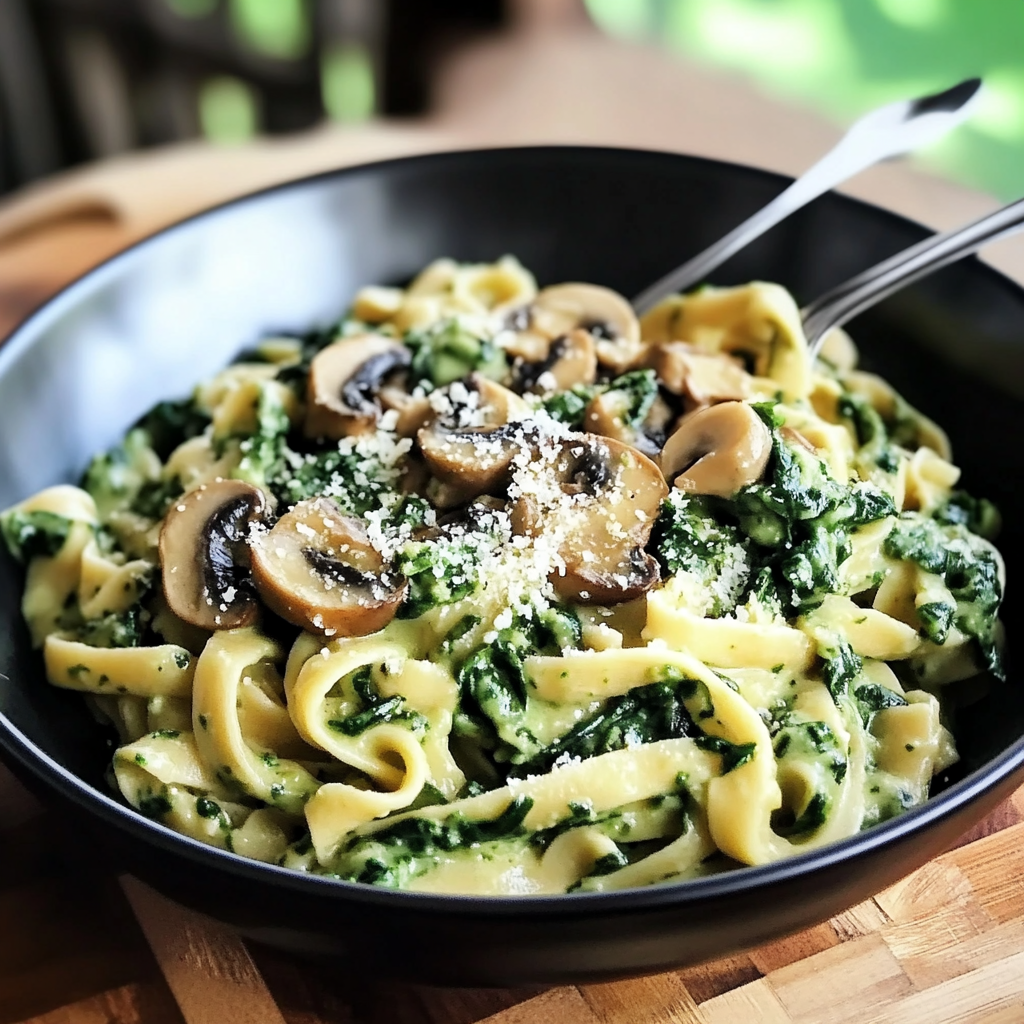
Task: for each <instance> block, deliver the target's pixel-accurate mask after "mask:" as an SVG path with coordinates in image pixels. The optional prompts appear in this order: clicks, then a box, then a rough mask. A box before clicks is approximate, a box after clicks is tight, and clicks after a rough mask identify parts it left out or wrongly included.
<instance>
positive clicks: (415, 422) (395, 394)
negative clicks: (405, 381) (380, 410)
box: [379, 384, 434, 437]
mask: <svg viewBox="0 0 1024 1024" xmlns="http://www.w3.org/2000/svg"><path fill="white" fill-rule="evenodd" d="M379 397H380V404H381V405H382V406H383V407H384V408H385V409H388V410H392V409H393V410H394V411H395V412H396V413H397V414H398V419H397V420H396V421H395V433H396V434H398V436H399V437H413V436H415V434H416V432H417V431H418V430H419V429H420V428H421V427H423V426H425V425H426V423H427V422H428V420H429V419H430V417H431V416H433V414H434V413H433V409H431V407H430V399H429V398H427V396H426V395H423V394H415V395H410V394H409V392H408V391H406V390H405V389H404V388H401V387H397V386H394V385H390V384H389V385H386V386H385V387H382V388H381V389H380V392H379Z"/></svg>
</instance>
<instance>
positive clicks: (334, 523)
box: [250, 498, 408, 636]
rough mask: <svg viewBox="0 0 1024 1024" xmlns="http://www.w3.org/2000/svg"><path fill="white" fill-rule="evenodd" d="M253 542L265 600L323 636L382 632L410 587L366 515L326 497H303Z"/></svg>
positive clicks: (254, 561) (254, 566)
mask: <svg viewBox="0 0 1024 1024" xmlns="http://www.w3.org/2000/svg"><path fill="white" fill-rule="evenodd" d="M250 546H251V549H252V574H253V581H254V582H255V584H256V588H257V590H258V591H259V595H260V597H261V598H262V599H263V600H264V601H265V602H266V603H267V605H268V606H269V607H270V608H271V609H272V610H273V611H275V612H276V613H277V614H278V615H280V616H281V618H283V619H287V620H288V622H291V623H292V624H293V625H296V626H300V627H301V628H303V629H307V630H310V631H311V632H314V633H320V634H322V635H324V636H365V635H366V634H368V633H376V632H377V630H379V629H383V628H384V627H385V626H386V625H387V624H388V623H389V622H390V621H391V620H392V619H393V618H394V617H395V613H396V612H397V611H398V606H399V605H400V604H401V603H402V601H403V600H404V598H405V594H406V590H407V589H408V583H407V581H406V580H405V578H404V577H402V576H399V575H397V574H396V573H392V572H389V571H388V569H387V566H386V565H385V564H384V560H383V558H382V557H381V555H380V553H379V552H378V551H377V550H376V549H375V548H374V547H373V545H372V544H371V543H370V539H369V537H368V536H367V533H366V527H365V526H364V525H363V522H362V520H360V519H356V518H355V517H354V516H348V515H345V514H344V513H343V512H342V511H341V510H340V509H339V508H338V507H337V505H335V504H334V502H332V501H330V500H328V499H327V498H312V499H310V500H308V501H300V502H299V503H298V504H297V505H296V506H295V508H293V509H292V510H291V511H290V512H288V513H286V514H285V515H283V516H282V517H281V518H280V519H279V520H278V521H277V523H275V524H274V528H273V529H272V530H269V531H267V532H265V533H262V534H257V535H256V536H254V537H253V539H252V541H251V543H250Z"/></svg>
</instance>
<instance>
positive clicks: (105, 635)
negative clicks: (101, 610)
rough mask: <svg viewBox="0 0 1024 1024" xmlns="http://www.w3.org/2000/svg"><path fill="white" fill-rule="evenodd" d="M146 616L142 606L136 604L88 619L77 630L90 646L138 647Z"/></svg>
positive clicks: (80, 637)
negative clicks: (120, 610)
mask: <svg viewBox="0 0 1024 1024" xmlns="http://www.w3.org/2000/svg"><path fill="white" fill-rule="evenodd" d="M144 618H145V613H144V612H143V610H142V606H141V605H139V604H134V605H132V607H131V608H128V609H126V610H125V611H123V612H110V613H108V614H107V615H103V616H101V617H100V618H98V619H87V620H86V621H85V622H84V623H82V625H81V626H79V627H78V628H77V629H76V631H75V632H76V635H77V638H78V639H79V640H80V641H81V642H82V643H83V644H88V645H89V646H90V647H138V646H139V645H140V644H141V643H142V637H143V634H144V633H145V623H144Z"/></svg>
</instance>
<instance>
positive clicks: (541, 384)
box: [513, 329, 597, 395]
mask: <svg viewBox="0 0 1024 1024" xmlns="http://www.w3.org/2000/svg"><path fill="white" fill-rule="evenodd" d="M513 376H514V386H515V387H516V388H517V389H518V390H519V391H523V392H531V393H533V394H538V395H543V394H547V393H549V392H551V391H567V390H568V389H569V388H571V387H574V386H575V385H577V384H593V383H594V381H595V380H596V379H597V350H596V348H595V345H594V336H593V335H592V334H591V333H590V332H589V331H584V330H582V329H577V330H575V331H570V332H569V334H567V335H564V336H563V337H561V338H555V340H554V341H552V342H551V344H550V345H549V346H548V349H547V354H546V355H545V356H544V357H543V358H542V359H540V360H537V361H535V362H525V361H523V362H520V363H518V364H517V366H516V368H515V370H514V374H513Z"/></svg>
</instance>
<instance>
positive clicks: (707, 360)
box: [647, 341, 752, 406]
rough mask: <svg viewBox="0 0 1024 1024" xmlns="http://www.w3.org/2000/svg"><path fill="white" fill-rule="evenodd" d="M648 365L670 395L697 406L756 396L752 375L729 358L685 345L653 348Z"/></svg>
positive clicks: (669, 343) (667, 345)
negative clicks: (684, 397) (753, 392)
mask: <svg viewBox="0 0 1024 1024" xmlns="http://www.w3.org/2000/svg"><path fill="white" fill-rule="evenodd" d="M647 364H648V365H649V366H650V367H651V368H652V369H653V370H654V372H655V373H656V374H657V375H658V380H659V381H660V382H661V383H662V384H663V385H664V386H665V387H666V388H668V390H669V391H672V392H674V393H675V394H677V395H685V396H686V397H687V398H688V399H689V400H690V401H691V403H692V404H693V405H694V406H701V405H713V404H714V403H716V402H728V401H740V400H742V399H744V398H749V397H750V395H751V394H752V389H751V379H750V374H748V373H747V372H746V371H745V370H744V369H743V367H742V366H740V364H739V362H738V361H737V360H735V359H733V358H732V357H731V356H727V355H717V354H716V355H708V354H707V353H704V352H697V351H695V350H694V348H693V347H692V346H691V345H688V344H687V343H686V342H683V341H668V342H662V343H661V344H658V345H652V346H651V350H650V352H649V354H648V356H647Z"/></svg>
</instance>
